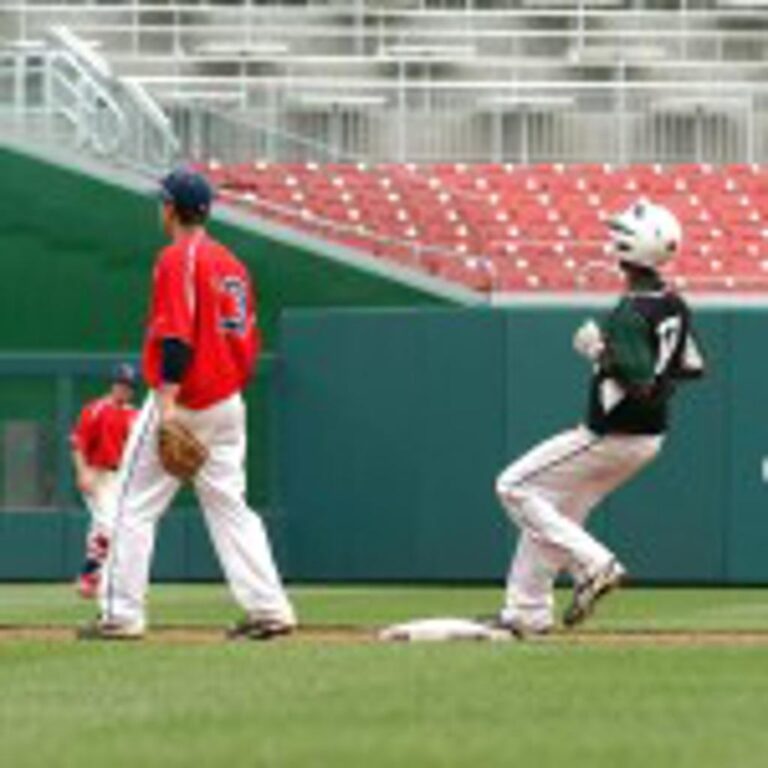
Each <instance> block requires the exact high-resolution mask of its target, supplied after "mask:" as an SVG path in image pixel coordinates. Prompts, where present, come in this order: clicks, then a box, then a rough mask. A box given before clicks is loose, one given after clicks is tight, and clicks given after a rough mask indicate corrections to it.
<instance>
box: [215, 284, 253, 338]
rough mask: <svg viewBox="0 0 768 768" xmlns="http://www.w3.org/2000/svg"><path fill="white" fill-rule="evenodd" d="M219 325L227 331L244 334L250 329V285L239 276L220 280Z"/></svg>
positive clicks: (239, 334)
mask: <svg viewBox="0 0 768 768" xmlns="http://www.w3.org/2000/svg"><path fill="white" fill-rule="evenodd" d="M219 296H220V298H219V318H220V319H219V326H220V328H221V329H222V330H223V331H224V332H226V333H234V334H237V335H238V336H242V335H243V334H244V333H245V332H246V331H247V329H248V287H247V286H246V284H245V282H244V281H243V280H242V279H241V278H239V277H224V278H222V279H221V281H220V282H219Z"/></svg>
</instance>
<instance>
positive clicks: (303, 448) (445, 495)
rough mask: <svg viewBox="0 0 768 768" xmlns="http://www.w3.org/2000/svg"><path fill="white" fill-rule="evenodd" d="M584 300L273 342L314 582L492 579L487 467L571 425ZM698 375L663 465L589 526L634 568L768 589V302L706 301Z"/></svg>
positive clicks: (300, 558) (296, 333) (307, 570)
mask: <svg viewBox="0 0 768 768" xmlns="http://www.w3.org/2000/svg"><path fill="white" fill-rule="evenodd" d="M585 314H586V313H585V311H584V310H583V309H580V310H576V309H573V310H568V309H511V310H507V311H501V310H498V311H483V310H436V311H429V310H423V311H416V312H397V311H391V312H377V311H362V312H359V311H354V312H330V313H327V312H326V313H315V312H297V313H292V314H291V315H289V316H288V317H287V318H286V319H285V324H284V328H283V333H282V336H281V338H282V345H281V347H280V350H279V358H280V381H279V390H280V392H281V395H280V397H279V398H278V402H279V404H280V407H281V411H280V430H279V439H280V444H279V446H278V453H279V468H280V475H281V483H280V497H279V500H278V501H279V507H280V509H281V511H282V516H283V520H284V524H285V526H286V531H285V533H286V540H287V542H288V546H287V561H286V562H287V564H288V566H289V570H290V573H291V574H292V575H293V576H294V577H298V578H306V579H327V580H336V579H365V580H368V579H492V578H500V577H501V576H502V575H503V573H504V572H505V569H506V565H507V560H508V557H509V553H510V545H511V535H510V530H509V526H508V525H507V523H506V520H505V519H504V517H503V515H502V513H501V511H500V508H499V506H498V504H497V502H496V499H495V498H494V492H493V485H494V477H495V475H496V474H497V472H498V471H499V470H500V469H501V468H503V467H504V466H505V464H506V463H507V462H508V461H509V460H510V459H512V458H514V457H515V456H517V455H518V454H520V453H521V452H522V451H524V450H526V449H527V448H528V447H530V446H531V445H533V444H534V443H536V442H537V441H539V440H541V439H543V438H545V437H547V436H549V435H551V434H553V433H554V432H556V431H559V430H561V429H564V428H567V427H570V426H572V425H574V424H576V423H577V422H578V421H579V420H580V418H581V415H582V413H583V410H584V405H585V391H586V385H587V381H588V376H589V371H588V369H587V367H586V365H585V364H584V363H583V361H582V360H580V359H579V358H578V357H577V356H576V355H575V354H574V353H573V351H572V349H571V337H572V332H573V329H574V327H575V326H576V324H577V323H579V322H580V321H581V320H582V319H583V318H584V316H585ZM697 324H698V328H699V331H700V333H701V337H702V339H703V343H704V346H705V348H706V351H707V354H708V358H709V361H710V372H709V376H708V378H707V379H706V381H704V382H701V383H698V384H691V385H687V386H686V387H684V388H683V389H681V391H680V393H679V395H678V398H677V401H676V403H675V405H676V408H675V409H674V418H673V430H672V432H671V434H670V436H669V438H668V440H667V444H666V446H665V449H664V452H663V454H662V456H661V458H660V459H659V460H658V461H657V462H656V464H655V465H653V466H652V467H650V468H649V469H648V470H646V471H645V472H644V473H643V474H642V475H641V476H640V477H639V478H637V479H636V480H635V481H634V482H632V483H631V484H630V485H629V486H628V487H626V488H625V489H623V490H621V491H620V492H619V493H617V494H616V495H615V497H613V498H611V499H610V501H608V502H607V503H606V504H605V505H604V506H603V507H602V508H601V509H600V510H599V511H598V512H597V513H596V515H595V516H594V520H593V521H592V524H591V525H592V527H593V529H594V530H596V531H598V532H599V533H600V534H601V535H602V536H604V537H605V539H606V541H608V542H609V543H610V544H611V545H612V546H613V547H615V548H616V550H617V552H618V553H619V554H620V556H621V557H622V559H623V560H624V561H625V562H626V563H627V565H628V566H629V568H630V570H631V572H632V573H633V575H634V576H635V577H637V578H638V579H641V580H643V581H647V582H668V583H686V582H701V583H731V582H733V583H736V582H738V583H768V492H767V491H768V489H766V485H765V481H766V478H765V477H764V471H765V469H764V461H765V458H764V457H765V455H766V454H768V450H767V449H768V406H767V405H766V404H765V402H764V400H765V398H764V393H765V392H767V391H768V365H767V364H766V363H765V361H764V360H763V359H762V356H761V354H760V350H761V349H762V346H763V339H764V337H765V336H766V334H768V312H764V311H757V310H754V311H746V310H745V311H714V310H709V311H701V312H699V313H698V323H697Z"/></svg>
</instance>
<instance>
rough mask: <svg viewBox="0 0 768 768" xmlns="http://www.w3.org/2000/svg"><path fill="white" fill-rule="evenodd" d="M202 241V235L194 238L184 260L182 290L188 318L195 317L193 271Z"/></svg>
mask: <svg viewBox="0 0 768 768" xmlns="http://www.w3.org/2000/svg"><path fill="white" fill-rule="evenodd" d="M202 239H203V235H202V234H199V235H198V236H196V237H195V238H194V239H193V240H192V242H191V243H190V244H189V247H188V248H187V254H186V255H187V258H186V274H185V276H184V277H185V281H184V283H185V284H184V289H185V292H186V298H187V307H188V308H189V314H190V317H193V318H194V316H195V303H196V302H195V271H196V268H197V249H198V246H199V245H200V242H201V241H202Z"/></svg>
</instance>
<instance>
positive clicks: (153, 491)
mask: <svg viewBox="0 0 768 768" xmlns="http://www.w3.org/2000/svg"><path fill="white" fill-rule="evenodd" d="M179 416H180V418H181V420H182V421H183V422H184V423H185V424H186V425H187V426H188V427H189V428H190V429H191V430H192V431H193V432H194V433H195V435H197V437H198V438H199V439H200V440H202V441H203V442H204V443H205V444H206V446H207V447H208V449H209V452H210V453H209V457H208V460H207V461H206V463H205V465H204V466H203V467H202V469H201V470H200V472H199V474H198V476H197V477H196V478H195V481H194V487H195V492H196V495H197V498H198V501H199V502H200V505H201V507H202V509H203V513H204V516H205V521H206V524H207V526H208V530H209V532H210V535H211V538H212V540H213V544H214V548H215V550H216V554H217V555H218V559H219V562H220V563H221V566H222V569H223V571H224V575H225V577H226V579H227V582H228V583H229V587H230V589H231V591H232V594H233V596H234V598H235V600H236V601H237V603H239V605H240V606H241V607H242V608H243V610H244V611H246V612H247V613H248V615H249V616H251V617H253V618H257V619H258V618H269V619H277V620H283V621H287V622H291V623H292V622H294V621H295V616H294V612H293V608H292V606H291V604H290V602H289V600H288V597H287V595H286V593H285V591H284V589H283V585H282V583H281V580H280V577H279V575H278V572H277V568H276V567H275V564H274V561H273V559H272V552H271V549H270V545H269V541H268V539H267V534H266V531H265V529H264V525H263V523H262V521H261V518H260V517H258V515H256V514H255V513H254V512H253V510H251V509H250V508H249V507H248V505H247V503H246V501H245V469H244V463H245V449H246V432H245V406H244V403H243V400H242V397H241V396H240V395H239V394H238V395H234V396H232V397H230V398H228V399H227V400H224V401H222V402H220V403H217V404H215V405H213V406H211V407H210V408H206V409H204V410H200V411H191V410H185V409H180V412H179ZM158 425H159V411H158V408H157V405H156V402H155V396H154V395H153V394H152V393H150V395H149V397H148V398H147V401H146V402H145V404H144V406H143V408H142V410H141V413H140V415H139V417H138V419H137V423H136V425H135V427H134V428H133V429H132V430H131V436H130V439H129V441H128V445H127V446H126V452H125V457H124V460H123V464H122V467H121V471H120V478H119V481H118V483H119V492H118V501H117V514H116V517H115V525H114V531H113V536H112V547H111V549H110V554H109V557H108V559H107V564H106V567H105V571H104V573H105V578H103V580H102V585H101V590H100V596H99V597H100V603H101V610H102V618H103V619H105V620H107V621H116V622H120V623H128V624H131V625H132V626H134V627H138V628H143V627H144V626H145V624H146V614H145V600H146V593H147V587H148V583H149V572H150V564H151V559H152V551H153V548H154V541H155V529H156V526H157V523H158V521H159V519H160V517H161V516H162V515H163V513H164V512H165V511H166V509H167V508H168V506H169V504H170V503H171V501H172V499H173V497H174V495H175V494H176V491H177V490H178V489H179V485H180V483H179V481H178V480H177V479H176V478H175V477H172V476H171V475H169V474H168V473H167V472H166V471H165V470H164V469H163V467H162V466H161V464H160V459H159V457H158V452H157V433H158Z"/></svg>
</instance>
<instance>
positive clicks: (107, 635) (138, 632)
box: [75, 619, 144, 640]
mask: <svg viewBox="0 0 768 768" xmlns="http://www.w3.org/2000/svg"><path fill="white" fill-rule="evenodd" d="M75 636H76V637H77V639H78V640H141V639H142V638H143V637H144V629H143V627H139V626H136V625H132V624H125V623H121V622H116V621H103V620H102V619H96V620H95V621H91V622H89V623H88V624H84V625H83V626H82V627H78V628H77V631H76V633H75Z"/></svg>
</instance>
